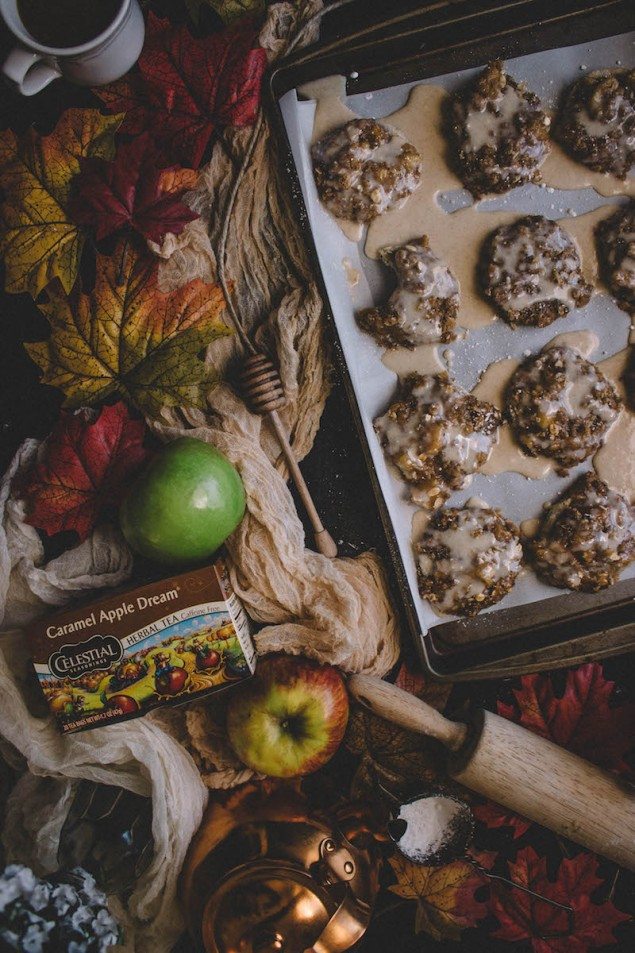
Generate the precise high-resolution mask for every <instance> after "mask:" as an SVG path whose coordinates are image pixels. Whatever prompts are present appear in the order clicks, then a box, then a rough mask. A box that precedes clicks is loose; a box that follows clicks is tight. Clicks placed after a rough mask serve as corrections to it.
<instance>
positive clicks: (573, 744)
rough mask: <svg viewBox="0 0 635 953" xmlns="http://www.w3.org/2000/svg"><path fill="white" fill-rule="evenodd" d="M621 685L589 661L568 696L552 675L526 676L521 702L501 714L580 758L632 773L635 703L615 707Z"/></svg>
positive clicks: (575, 673) (570, 682) (570, 681)
mask: <svg viewBox="0 0 635 953" xmlns="http://www.w3.org/2000/svg"><path fill="white" fill-rule="evenodd" d="M614 688H615V683H614V682H610V681H607V680H606V679H605V678H604V672H603V669H602V666H601V665H600V664H599V663H598V662H589V663H588V664H586V665H581V666H580V667H579V668H576V669H571V670H570V671H568V672H567V676H566V683H565V688H564V692H563V694H562V697H557V696H556V694H555V691H554V687H553V682H552V680H551V677H550V676H549V675H548V674H539V675H523V677H522V678H521V688H520V690H517V691H514V696H515V699H516V701H515V703H512V704H511V705H508V704H505V703H503V702H499V703H498V711H499V714H501V715H503V716H504V717H505V718H510V719H511V720H512V721H517V722H519V723H520V724H521V725H524V727H525V728H529V730H530V731H533V732H535V733H536V734H538V735H540V736H541V737H543V738H549V739H550V740H551V741H555V742H556V744H559V745H562V746H563V747H565V748H568V749H569V750H570V751H575V752H576V753H577V754H580V755H582V756H583V757H585V758H589V760H591V761H593V762H594V763H595V764H599V765H602V766H603V767H606V768H612V769H614V770H618V771H620V770H622V771H625V770H628V767H627V765H626V763H625V761H624V756H625V754H626V753H627V752H628V751H629V749H630V748H631V747H632V745H633V738H634V737H635V705H633V704H631V703H628V704H622V705H620V704H612V703H613V692H614Z"/></svg>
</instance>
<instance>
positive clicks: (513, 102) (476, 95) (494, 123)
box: [451, 60, 550, 198]
mask: <svg viewBox="0 0 635 953" xmlns="http://www.w3.org/2000/svg"><path fill="white" fill-rule="evenodd" d="M451 120H452V132H453V136H454V140H455V143H456V151H457V160H458V165H459V170H460V175H461V178H462V180H463V183H464V184H465V186H466V188H468V189H469V190H470V192H471V193H472V195H474V196H476V197H477V198H479V197H480V196H482V195H486V194H487V193H488V192H507V191H509V189H513V188H515V187H516V186H518V185H524V184H525V183H526V182H539V181H540V179H541V174H540V166H541V165H542V163H543V162H544V160H545V159H546V158H547V155H548V153H549V125H550V119H549V117H548V116H547V115H546V113H545V111H544V110H543V108H542V105H541V103H540V100H539V99H538V97H537V96H536V95H535V93H532V92H530V91H529V90H528V89H526V88H525V86H524V84H523V83H518V82H516V80H515V79H513V77H511V76H508V75H507V73H506V72H505V69H504V65H503V63H502V62H501V61H500V60H496V61H495V62H493V63H490V64H489V66H487V67H486V68H485V69H484V70H483V72H482V73H480V74H479V75H478V76H477V77H476V79H475V80H474V81H473V82H472V83H471V84H470V85H469V86H468V87H467V88H466V89H464V90H461V91H460V92H459V93H458V94H457V95H456V96H455V98H454V100H453V103H452V114H451Z"/></svg>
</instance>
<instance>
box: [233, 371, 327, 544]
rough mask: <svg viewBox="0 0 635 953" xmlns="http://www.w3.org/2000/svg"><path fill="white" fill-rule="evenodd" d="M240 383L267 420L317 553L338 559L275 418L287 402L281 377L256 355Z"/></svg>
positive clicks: (283, 429)
mask: <svg viewBox="0 0 635 953" xmlns="http://www.w3.org/2000/svg"><path fill="white" fill-rule="evenodd" d="M239 383H240V388H241V391H242V394H243V397H244V398H245V400H246V401H247V403H248V404H249V406H250V407H251V409H252V410H253V411H254V412H255V413H257V414H260V415H261V416H263V417H267V419H268V420H269V421H270V423H271V426H272V427H273V429H274V432H275V434H276V437H277V438H278V442H279V443H280V446H281V448H282V453H283V454H284V458H285V460H286V462H287V466H288V468H289V473H290V474H291V477H292V479H293V482H294V483H295V485H296V488H297V490H298V493H299V494H300V498H301V500H302V503H303V504H304V508H305V510H306V512H307V515H308V517H309V520H310V522H311V525H312V527H313V531H314V534H315V545H316V546H317V548H318V552H320V553H322V555H323V556H329V557H330V558H333V557H335V556H337V546H336V545H335V541H334V540H333V537H332V536H331V534H330V533H329V532H328V530H326V529H325V528H324V524H323V523H322V520H321V519H320V515H319V513H318V511H317V509H316V508H315V503H314V502H313V499H312V497H311V493H310V491H309V488H308V486H307V485H306V483H305V481H304V477H303V476H302V473H301V472H300V467H299V466H298V461H297V460H296V458H295V454H294V452H293V448H292V447H291V444H290V443H289V437H288V436H287V432H286V430H285V427H284V424H283V423H282V420H281V419H280V415H279V414H278V411H279V410H280V408H281V407H284V405H285V404H286V402H287V399H286V397H285V393H284V389H283V387H282V381H281V380H280V374H279V373H278V371H277V369H276V368H275V367H274V365H273V363H272V361H270V360H269V358H268V357H267V356H266V354H257V353H256V354H252V355H251V356H250V357H248V358H247V359H246V360H245V363H244V365H243V369H242V371H241V373H240V376H239Z"/></svg>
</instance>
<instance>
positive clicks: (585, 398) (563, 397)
mask: <svg viewBox="0 0 635 953" xmlns="http://www.w3.org/2000/svg"><path fill="white" fill-rule="evenodd" d="M619 407H620V399H619V397H618V395H617V392H616V391H615V388H614V387H613V385H612V384H611V383H610V382H609V381H608V380H607V379H606V377H605V376H604V375H603V374H602V372H601V371H600V370H599V369H598V368H597V367H596V366H595V364H592V363H591V362H590V361H587V360H586V358H584V357H582V355H581V354H579V353H578V351H575V350H574V349H573V348H571V347H566V346H558V347H547V348H545V350H543V351H541V353H540V354H538V355H534V356H532V357H530V358H529V359H528V360H527V361H525V362H524V363H523V364H521V366H520V367H519V368H518V370H517V371H516V372H515V373H514V374H513V375H512V378H511V380H510V382H509V386H508V389H507V394H506V408H507V415H508V417H509V420H510V422H511V425H512V428H513V430H514V433H515V436H516V439H517V440H518V442H519V443H520V444H521V445H522V447H523V448H524V449H525V450H526V451H527V453H529V454H530V455H531V456H536V455H538V454H544V455H545V456H548V457H553V458H554V459H555V460H556V461H557V463H558V471H559V472H560V473H566V472H567V470H568V469H569V467H574V466H576V464H578V463H581V462H582V461H583V460H586V458H587V457H589V456H591V454H593V453H595V451H596V450H598V449H599V447H600V446H601V445H602V442H603V440H604V436H605V434H606V432H607V430H608V428H609V427H610V425H611V423H612V422H613V421H614V420H615V418H616V417H617V414H618V412H619Z"/></svg>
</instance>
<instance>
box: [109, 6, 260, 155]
mask: <svg viewBox="0 0 635 953" xmlns="http://www.w3.org/2000/svg"><path fill="white" fill-rule="evenodd" d="M257 43H258V30H257V27H256V25H255V24H254V23H253V22H252V21H250V20H245V21H241V22H240V23H237V24H235V25H234V26H232V27H228V28H227V29H225V30H223V31H222V32H220V33H214V34H212V35H211V36H207V37H204V38H203V39H195V38H194V37H193V36H192V34H191V33H190V32H189V30H188V28H187V26H185V25H181V26H178V27H177V26H173V25H172V24H171V23H170V22H169V20H161V19H159V18H158V17H156V16H155V15H154V14H153V13H150V14H149V16H148V22H147V31H146V43H145V46H144V48H143V52H142V53H141V57H140V58H139V63H138V69H137V71H136V72H134V73H131V74H129V75H128V76H126V77H125V78H124V79H122V80H119V81H118V82H116V83H113V84H111V85H109V86H102V87H100V88H98V89H96V90H95V93H96V94H97V95H98V96H99V98H100V99H101V100H102V102H104V103H105V104H106V106H107V107H108V109H109V110H110V111H111V112H125V113H126V117H125V120H124V123H123V126H122V130H123V131H125V132H128V133H131V134H132V135H139V134H140V133H142V132H146V131H147V132H150V133H151V134H152V136H153V137H154V139H155V140H156V142H157V144H158V145H159V147H160V148H161V150H162V152H163V154H164V157H165V159H166V160H167V161H168V162H170V163H172V162H175V163H180V164H181V165H184V166H189V167H191V168H195V169H197V168H198V167H199V165H200V163H201V161H202V158H203V154H204V152H205V149H206V147H207V144H208V142H209V140H210V137H211V135H212V132H213V131H214V129H215V128H216V127H217V126H226V125H232V126H248V125H251V124H252V123H253V122H254V120H255V118H256V116H257V113H258V107H259V105H260V87H261V82H262V76H263V73H264V70H265V67H266V64H267V57H266V53H265V51H264V50H263V49H261V48H260V47H259V46H258V45H257Z"/></svg>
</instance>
